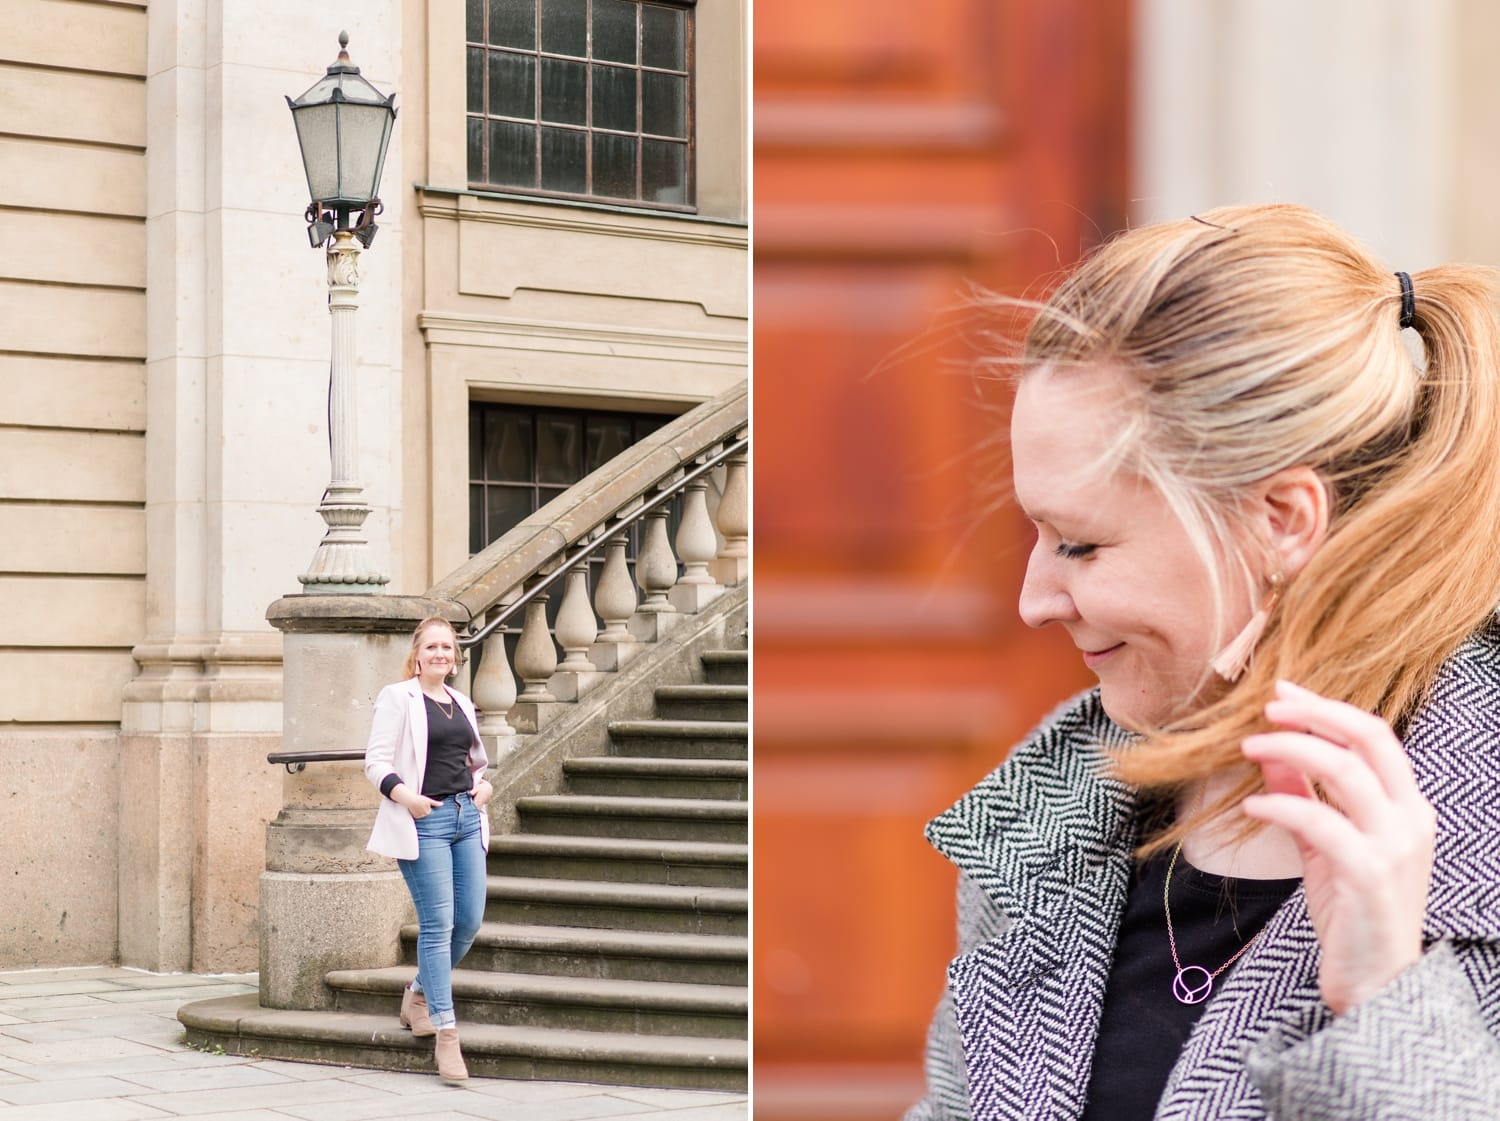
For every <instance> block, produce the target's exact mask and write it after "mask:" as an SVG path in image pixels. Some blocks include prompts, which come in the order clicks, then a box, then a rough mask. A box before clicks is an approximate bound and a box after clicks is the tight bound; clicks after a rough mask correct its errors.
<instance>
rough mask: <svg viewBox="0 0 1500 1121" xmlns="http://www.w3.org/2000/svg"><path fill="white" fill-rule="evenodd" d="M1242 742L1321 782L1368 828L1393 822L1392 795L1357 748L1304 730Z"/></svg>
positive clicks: (1253, 755)
mask: <svg viewBox="0 0 1500 1121" xmlns="http://www.w3.org/2000/svg"><path fill="white" fill-rule="evenodd" d="M1242 746H1243V748H1244V752H1245V757H1246V758H1248V759H1253V760H1255V761H1256V762H1257V763H1264V762H1267V761H1274V762H1277V763H1281V764H1283V765H1284V766H1287V767H1292V768H1295V769H1296V770H1297V771H1299V772H1301V774H1303V775H1304V776H1306V778H1307V779H1310V780H1312V781H1314V782H1317V783H1319V784H1321V785H1322V787H1323V789H1324V790H1326V791H1327V792H1328V793H1329V795H1330V796H1331V797H1332V799H1333V800H1334V801H1335V802H1336V803H1338V808H1339V809H1341V810H1342V811H1343V812H1344V813H1345V814H1346V815H1348V817H1349V818H1350V820H1352V821H1353V822H1354V824H1355V825H1356V826H1358V827H1359V828H1360V829H1361V830H1363V831H1364V832H1366V833H1375V832H1379V831H1380V830H1382V829H1383V828H1385V827H1386V826H1387V825H1388V824H1389V823H1390V820H1391V816H1392V810H1393V806H1392V804H1391V797H1390V795H1389V794H1387V793H1386V790H1385V787H1383V786H1382V785H1381V784H1380V780H1379V779H1377V778H1376V777H1375V772H1374V771H1372V770H1371V769H1370V767H1369V765H1368V764H1367V763H1365V761H1364V760H1363V759H1361V758H1360V757H1359V756H1357V755H1356V754H1355V753H1354V752H1352V751H1347V750H1345V749H1344V748H1342V747H1335V746H1334V745H1333V744H1331V743H1329V742H1328V741H1327V740H1324V739H1319V738H1318V737H1317V736H1309V735H1306V734H1304V733H1301V732H1271V733H1269V734H1265V735H1258V736H1246V737H1245V740H1244V743H1243V745H1242ZM1284 792H1285V793H1300V791H1284Z"/></svg>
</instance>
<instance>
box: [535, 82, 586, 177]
mask: <svg viewBox="0 0 1500 1121" xmlns="http://www.w3.org/2000/svg"><path fill="white" fill-rule="evenodd" d="M588 89H589V67H588V63H586V62H563V61H562V60H561V59H556V58H544V59H542V120H544V121H557V122H558V123H560V124H565V125H582V124H587V123H588ZM543 143H546V141H543ZM546 162H547V161H546V159H545V157H544V158H543V160H542V164H543V165H544V166H545V165H546Z"/></svg>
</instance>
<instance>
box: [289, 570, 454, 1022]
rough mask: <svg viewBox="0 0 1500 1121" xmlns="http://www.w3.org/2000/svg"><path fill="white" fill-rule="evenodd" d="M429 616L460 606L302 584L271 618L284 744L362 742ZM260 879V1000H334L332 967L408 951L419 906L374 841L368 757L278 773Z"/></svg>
mask: <svg viewBox="0 0 1500 1121" xmlns="http://www.w3.org/2000/svg"><path fill="white" fill-rule="evenodd" d="M428 615H446V616H447V617H449V618H451V619H453V620H454V623H455V624H456V625H461V624H463V623H464V622H466V621H467V620H466V619H465V617H464V615H463V611H462V609H461V608H455V607H454V606H453V605H452V604H442V603H437V602H435V601H432V600H426V599H421V598H418V597H415V596H370V595H316V596H310V595H293V596H285V597H283V598H282V599H279V600H277V601H276V602H275V603H273V604H272V605H271V608H270V610H269V611H267V613H266V618H267V619H268V620H269V621H270V623H271V625H272V626H274V627H275V628H276V629H277V630H279V631H281V632H282V636H283V638H282V659H283V665H284V667H285V669H284V689H283V698H282V705H283V713H284V718H283V725H282V750H283V751H336V750H343V749H355V750H363V749H364V746H365V742H366V740H367V738H368V736H369V732H370V718H371V715H372V712H373V707H374V701H375V695H376V694H377V693H379V692H380V690H381V689H382V688H383V687H384V686H386V685H388V684H390V683H391V682H392V681H397V680H399V679H400V677H401V662H402V659H403V658H404V657H405V654H406V650H407V648H408V646H409V645H410V642H411V634H412V631H413V630H414V629H415V628H416V625H417V623H418V622H420V621H421V620H422V619H424V618H426V617H427V616H428ZM281 789H282V808H281V812H280V813H279V814H278V815H277V816H276V819H275V820H274V821H272V822H271V824H270V825H269V826H267V828H266V869H265V872H264V873H262V875H261V878H260V1003H261V1006H262V1007H264V1008H303V1009H320V1008H328V1007H330V1006H331V1004H332V1000H331V994H330V993H329V990H328V989H327V987H326V986H325V985H324V984H323V975H324V974H325V973H327V972H328V970H330V969H356V968H375V967H380V966H388V965H395V964H396V962H397V961H398V959H399V953H400V945H399V935H400V929H401V924H402V923H403V922H406V921H410V920H411V906H410V901H409V899H408V896H407V893H406V886H405V884H404V883H403V882H402V879H401V873H400V872H399V871H398V870H397V868H396V862H395V861H394V860H389V859H387V858H385V857H381V856H376V855H375V854H374V853H371V852H368V851H366V849H365V842H366V841H367V840H368V838H369V835H370V826H371V825H372V823H373V822H374V817H375V808H376V806H377V804H378V802H377V800H378V799H379V797H380V795H379V793H378V792H377V791H375V790H374V789H373V788H372V787H371V786H370V784H369V783H368V782H367V781H366V780H365V776H364V771H363V768H362V766H361V765H360V764H359V763H310V764H308V766H307V769H306V770H304V771H302V772H300V773H297V774H286V775H284V776H283V778H282V780H281Z"/></svg>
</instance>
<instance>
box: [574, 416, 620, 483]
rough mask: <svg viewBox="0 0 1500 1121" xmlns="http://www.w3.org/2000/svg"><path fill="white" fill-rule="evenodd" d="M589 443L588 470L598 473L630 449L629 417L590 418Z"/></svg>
mask: <svg viewBox="0 0 1500 1121" xmlns="http://www.w3.org/2000/svg"><path fill="white" fill-rule="evenodd" d="M587 443H588V460H587V463H586V464H585V466H586V469H587V471H597V470H598V469H599V468H600V467H603V466H604V465H605V464H606V463H608V462H609V461H610V460H611V459H613V458H614V457H615V456H617V455H619V454H620V453H621V452H622V451H624V450H625V449H626V448H628V447H630V444H631V439H630V418H629V417H628V416H612V417H603V416H595V417H589V420H588V429H587ZM586 473H587V472H586Z"/></svg>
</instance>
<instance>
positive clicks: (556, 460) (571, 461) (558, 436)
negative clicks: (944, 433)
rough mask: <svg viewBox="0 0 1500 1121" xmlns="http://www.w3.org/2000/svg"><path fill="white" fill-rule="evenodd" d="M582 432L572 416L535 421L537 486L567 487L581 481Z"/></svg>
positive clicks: (563, 415) (546, 414) (544, 417)
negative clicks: (545, 484)
mask: <svg viewBox="0 0 1500 1121" xmlns="http://www.w3.org/2000/svg"><path fill="white" fill-rule="evenodd" d="M582 428H583V421H582V420H581V419H580V418H579V417H578V416H576V415H568V414H555V413H554V414H548V413H542V414H541V415H539V416H538V417H537V418H536V443H537V448H536V481H537V482H538V483H557V484H561V485H563V486H571V485H572V484H574V483H576V482H577V481H578V480H579V479H581V478H583V440H582V439H581V436H582ZM546 500H547V499H546V497H543V499H542V501H543V502H546Z"/></svg>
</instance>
